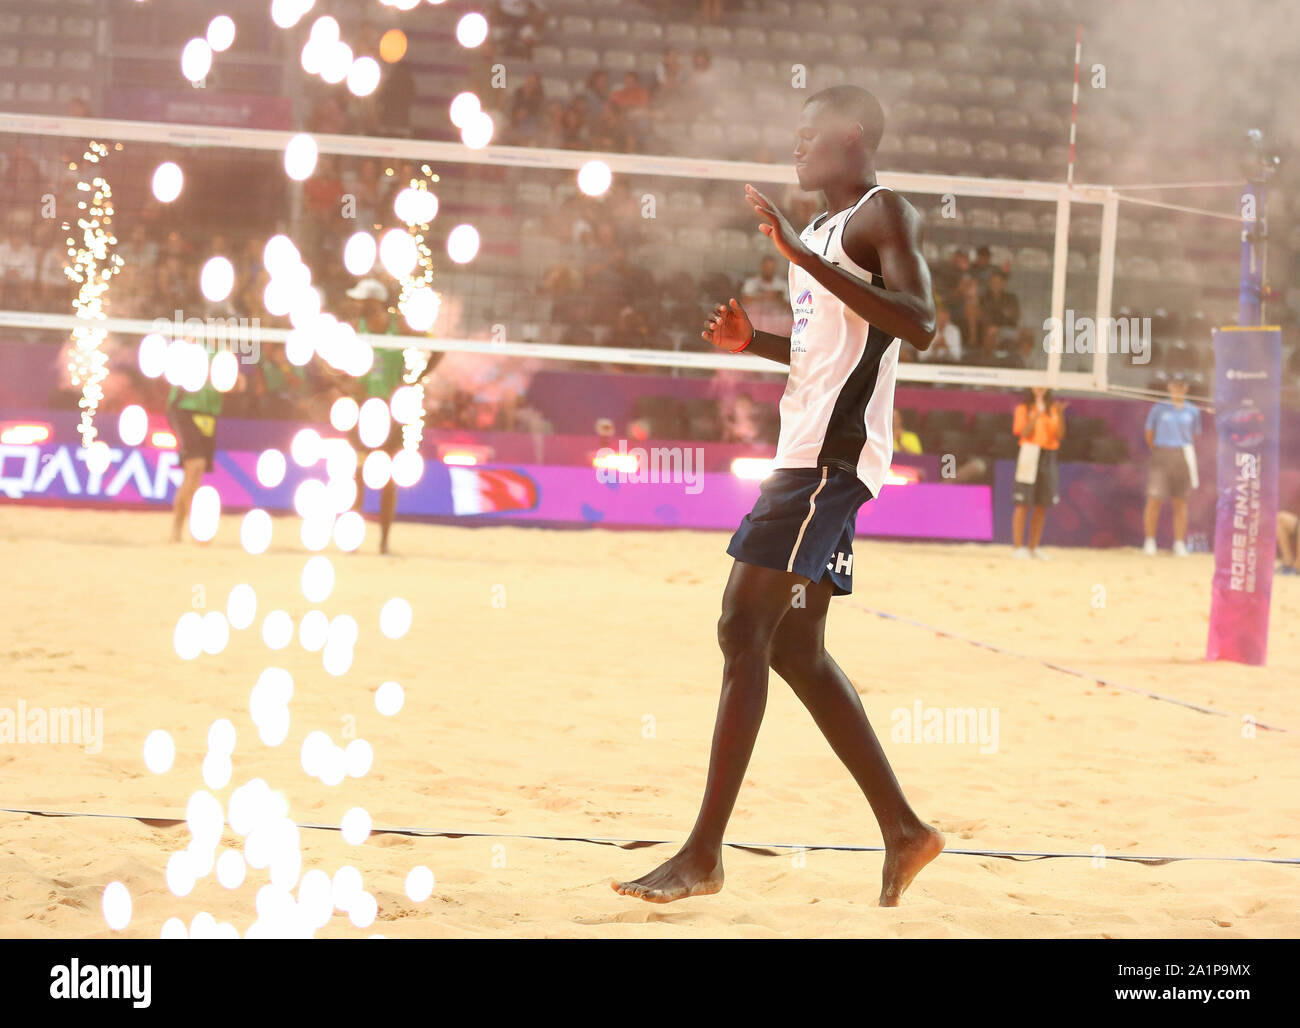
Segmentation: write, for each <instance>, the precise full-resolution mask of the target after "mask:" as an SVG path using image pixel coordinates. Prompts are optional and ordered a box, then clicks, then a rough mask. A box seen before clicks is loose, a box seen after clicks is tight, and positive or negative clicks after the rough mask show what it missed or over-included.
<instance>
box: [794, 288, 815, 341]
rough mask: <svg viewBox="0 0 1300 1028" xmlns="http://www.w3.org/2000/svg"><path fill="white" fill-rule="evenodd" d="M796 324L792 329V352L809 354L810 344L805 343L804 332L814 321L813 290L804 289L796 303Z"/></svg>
mask: <svg viewBox="0 0 1300 1028" xmlns="http://www.w3.org/2000/svg"><path fill="white" fill-rule="evenodd" d="M793 313H794V324H793V325H792V326H791V328H790V352H791V353H807V352H808V344H807V343H805V342H804V341H803V331H804V329H806V328H807V327H808V322H809V321H810V320H811V319H812V313H813V294H812V290H811V289H803V290H802V291H801V292H800V293H799V296H798V297H797V298H796V299H795V301H794V310H793Z"/></svg>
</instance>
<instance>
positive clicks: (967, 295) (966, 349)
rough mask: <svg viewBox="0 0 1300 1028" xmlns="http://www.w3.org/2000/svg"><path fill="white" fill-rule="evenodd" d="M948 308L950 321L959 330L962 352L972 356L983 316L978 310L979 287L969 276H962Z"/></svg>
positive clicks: (977, 342)
mask: <svg viewBox="0 0 1300 1028" xmlns="http://www.w3.org/2000/svg"><path fill="white" fill-rule="evenodd" d="M949 306H950V308H951V309H952V312H953V314H952V319H953V321H954V322H956V324H957V328H958V329H960V330H961V345H962V352H963V354H966V355H968V356H969V355H972V354H974V352H975V351H976V350H977V349H978V348H979V343H980V321H981V319H982V316H983V315H982V312H981V310H980V293H979V286H978V285H976V283H975V279H974V278H972V277H971V276H970V275H965V276H963V278H962V280H961V282H960V283H959V284H958V286H957V294H956V296H955V297H954V299H953V302H952V303H951V304H950V305H949ZM968 363H969V360H968Z"/></svg>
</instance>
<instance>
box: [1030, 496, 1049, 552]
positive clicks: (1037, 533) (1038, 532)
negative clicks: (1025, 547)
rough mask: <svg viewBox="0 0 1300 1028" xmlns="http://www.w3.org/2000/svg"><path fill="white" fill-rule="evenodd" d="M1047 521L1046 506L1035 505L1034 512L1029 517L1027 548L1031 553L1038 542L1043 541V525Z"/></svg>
mask: <svg viewBox="0 0 1300 1028" xmlns="http://www.w3.org/2000/svg"><path fill="white" fill-rule="evenodd" d="M1046 522H1047V508H1046V507H1042V506H1035V507H1034V513H1033V515H1032V516H1031V517H1030V519H1029V550H1030V552H1031V553H1033V552H1034V551H1036V550H1037V549H1038V544H1039V543H1040V542H1042V541H1043V525H1044V524H1045V523H1046Z"/></svg>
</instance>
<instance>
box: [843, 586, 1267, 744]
mask: <svg viewBox="0 0 1300 1028" xmlns="http://www.w3.org/2000/svg"><path fill="white" fill-rule="evenodd" d="M846 606H849V607H852V608H853V609H854V610H860V611H863V612H865V613H867V614H875V615H876V617H878V618H884V619H885V620H886V621H898V622H900V623H901V624H904V625H911V626H912V627H913V628H923V629H925V631H927V632H933V633H934V634H935V635H937V636H940V637H942V638H944V639H956V640H957V641H958V642H964V643H969V644H970V645H972V646H978V647H979V648H980V649H983V650H991V651H992V652H993V653H1000V654H1002V655H1003V656H1004V657H1017V658H1019V659H1020V660H1032V661H1034V662H1035V663H1036V664H1042V665H1043V667H1045V668H1050V669H1051V670H1052V671H1060V672H1061V673H1062V674H1066V675H1073V676H1074V677H1075V678H1083V679H1086V680H1087V681H1089V682H1096V683H1097V684H1098V685H1104V686H1106V687H1108V688H1110V689H1120V690H1122V691H1124V692H1131V693H1136V694H1137V695H1138V696H1145V697H1147V698H1148V699H1152V700H1162V701H1164V702H1165V703H1174V704H1177V705H1178V706H1180V707H1186V708H1187V709H1188V710H1195V711H1197V712H1198V713H1201V714H1213V715H1214V716H1215V717H1232V715H1231V714H1229V713H1228V712H1227V711H1226V710H1216V709H1215V708H1214V707H1205V706H1202V705H1201V704H1199V703H1192V702H1190V701H1189V700H1180V699H1179V698H1178V697H1177V696H1166V695H1164V693H1158V692H1151V691H1150V690H1147V689H1139V688H1138V687H1137V686H1133V685H1125V684H1124V683H1123V682H1116V681H1114V680H1113V679H1110V678H1102V677H1101V676H1100V675H1094V674H1092V673H1090V672H1087V671H1076V670H1075V669H1074V668H1069V667H1065V666H1064V665H1062V664H1054V663H1052V661H1050V660H1043V658H1042V657H1032V656H1030V655H1029V654H1027V653H1017V652H1016V651H1015V650H1008V649H1004V648H1003V647H1001V646H994V645H993V644H992V643H986V642H983V641H981V640H979V639H972V638H970V636H966V635H958V634H957V633H956V632H949V631H947V630H946V629H943V628H936V627H935V626H934V625H927V624H926V623H925V622H924V621H913V620H912V619H911V618H905V617H900V616H899V615H897V614H890V613H889V612H888V611H885V610H876V609H875V608H874V607H864V606H863V605H862V604H861V603H854V602H853V601H852V600H849V601H848V602H847V603H846ZM1252 723H1253V724H1254V726H1255V727H1256V728H1262V729H1264V730H1265V731H1266V732H1289V731H1290V729H1289V728H1283V727H1282V726H1281V725H1267V724H1265V723H1264V722H1263V721H1254V722H1252Z"/></svg>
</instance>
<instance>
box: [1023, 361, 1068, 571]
mask: <svg viewBox="0 0 1300 1028" xmlns="http://www.w3.org/2000/svg"><path fill="white" fill-rule="evenodd" d="M1067 406H1068V404H1065V403H1059V402H1057V401H1056V400H1054V399H1053V398H1052V391H1051V390H1050V389H1045V388H1044V387H1042V386H1034V387H1033V388H1032V389H1028V390H1026V391H1025V395H1024V398H1023V399H1022V400H1021V402H1020V404H1019V405H1018V406H1017V407H1016V415H1015V419H1014V421H1013V422H1012V427H1011V430H1012V432H1014V433H1015V435H1016V438H1017V439H1018V440H1019V441H1020V457H1019V459H1018V460H1017V461H1016V475H1015V486H1014V487H1013V489H1012V501H1013V502H1014V503H1015V510H1014V511H1013V513H1012V516H1011V547H1012V548H1011V556H1013V557H1017V558H1020V559H1026V558H1029V557H1038V558H1040V559H1042V560H1046V559H1047V556H1046V554H1044V553H1043V552H1042V550H1040V549H1039V543H1040V542H1041V541H1042V538H1043V525H1044V523H1045V522H1046V521H1047V508H1048V507H1054V506H1056V503H1057V501H1058V500H1059V497H1058V495H1057V468H1056V451H1057V450H1059V449H1060V447H1061V440H1062V439H1064V438H1065V408H1066V407H1067ZM1031 506H1032V507H1033V509H1034V513H1033V518H1032V520H1031V521H1030V525H1029V546H1028V548H1026V547H1025V545H1024V539H1025V517H1026V514H1027V513H1028V511H1029V508H1030V507H1031Z"/></svg>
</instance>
